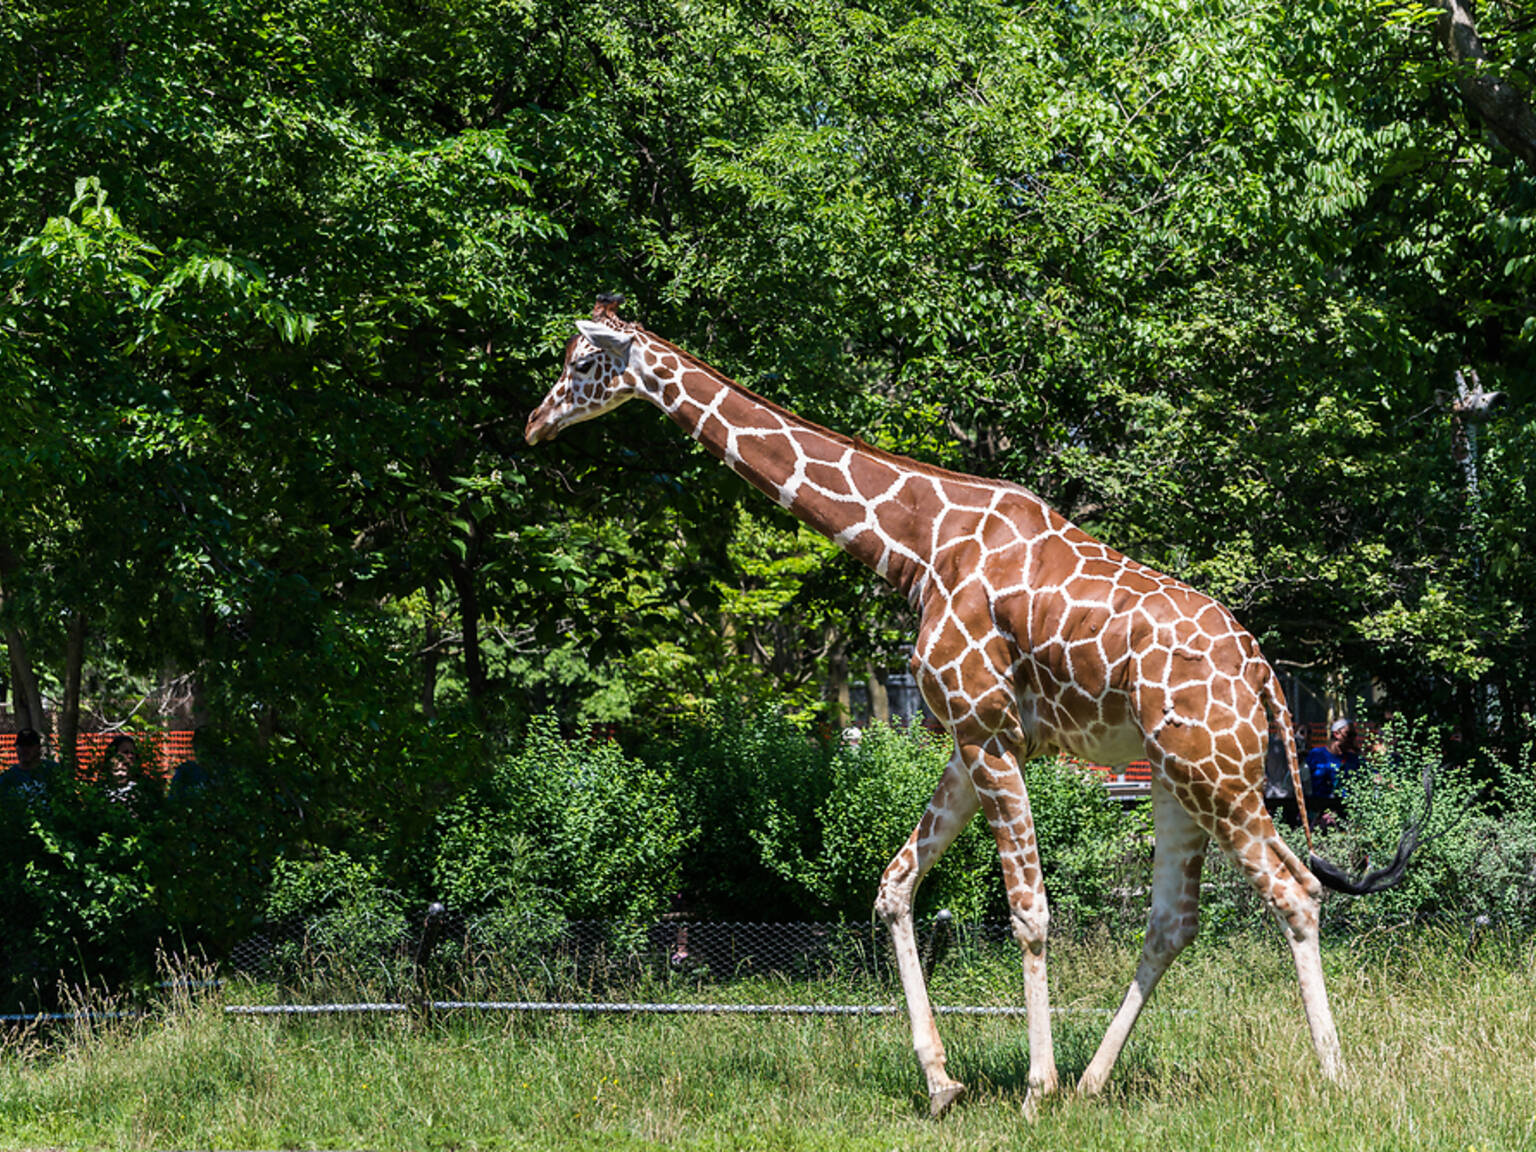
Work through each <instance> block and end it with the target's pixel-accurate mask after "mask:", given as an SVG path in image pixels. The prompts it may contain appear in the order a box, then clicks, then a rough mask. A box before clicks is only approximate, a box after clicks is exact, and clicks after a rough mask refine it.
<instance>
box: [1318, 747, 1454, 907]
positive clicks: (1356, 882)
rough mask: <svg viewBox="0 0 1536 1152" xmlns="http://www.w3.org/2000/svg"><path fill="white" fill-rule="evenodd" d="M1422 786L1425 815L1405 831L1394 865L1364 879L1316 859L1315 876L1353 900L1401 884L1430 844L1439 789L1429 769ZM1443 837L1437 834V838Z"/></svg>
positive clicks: (1377, 870)
mask: <svg viewBox="0 0 1536 1152" xmlns="http://www.w3.org/2000/svg"><path fill="white" fill-rule="evenodd" d="M1421 782H1422V783H1423V785H1424V815H1423V816H1422V817H1421V818H1420V819H1418V820H1417V821H1415V822H1414V823H1412V824H1409V825H1408V827H1406V828H1404V829H1403V837H1402V839H1401V840H1399V841H1398V844H1397V855H1396V856H1394V857H1393V858H1392V863H1390V864H1388V865H1387V866H1386V867H1385V868H1377V869H1375V870H1374V871H1371V872H1366V873H1364V874H1363V875H1360V876H1351V875H1349V873H1347V872H1345V871H1344V870H1343V869H1341V868H1339V867H1338V866H1337V865H1334V864H1330V863H1329V862H1328V861H1326V860H1324V859H1323V858H1322V857H1321V856H1315V855H1314V856H1313V857H1312V860H1311V866H1312V874H1313V875H1314V876H1316V877H1317V878H1318V879H1319V880H1321V881H1322V882H1323V883H1324V884H1326V885H1327V886H1328V887H1329V888H1332V889H1333V890H1334V891H1336V892H1344V893H1347V894H1348V895H1350V896H1365V895H1368V894H1369V893H1372V892H1381V891H1384V890H1385V889H1387V888H1391V887H1393V886H1394V885H1396V884H1401V883H1402V882H1403V877H1404V876H1406V875H1407V873H1408V860H1409V858H1410V857H1411V856H1412V855H1413V853H1414V851H1415V849H1417V848H1418V847H1419V846H1420V845H1421V844H1425V843H1428V840H1426V839H1424V837H1423V828H1424V826H1425V825H1426V824H1428V823H1429V815H1430V812H1431V811H1432V809H1433V808H1434V802H1435V794H1434V793H1435V788H1434V776H1433V774H1432V773H1431V772H1430V770H1429V768H1427V767H1426V768H1425V769H1424V775H1423V777H1422V781H1421ZM1440 834H1441V833H1438V832H1437V833H1436V835H1440ZM1429 839H1430V840H1432V839H1434V837H1433V836H1431V837H1429ZM1309 851H1310V849H1309Z"/></svg>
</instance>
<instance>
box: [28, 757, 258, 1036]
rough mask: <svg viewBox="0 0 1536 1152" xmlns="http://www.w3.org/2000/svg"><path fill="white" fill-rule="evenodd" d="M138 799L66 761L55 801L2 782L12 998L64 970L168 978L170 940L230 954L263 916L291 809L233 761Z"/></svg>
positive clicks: (47, 989)
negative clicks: (158, 962)
mask: <svg viewBox="0 0 1536 1152" xmlns="http://www.w3.org/2000/svg"><path fill="white" fill-rule="evenodd" d="M210 775H211V778H210V779H209V780H207V781H206V782H205V783H204V784H203V785H201V786H199V787H196V788H178V789H177V790H176V791H175V792H173V793H172V794H171V795H170V796H164V795H162V794H161V789H160V787H159V784H158V782H157V781H154V780H152V779H145V780H143V781H141V782H140V785H139V788H138V792H137V794H136V797H135V799H134V801H133V802H132V803H131V804H121V803H113V802H112V801H110V800H109V799H108V798H107V797H106V795H105V794H104V793H103V791H102V789H100V788H98V787H95V786H92V785H88V784H80V783H78V782H76V781H75V780H74V779H73V778H72V777H71V776H70V775H69V774H68V773H66V772H63V771H60V770H54V771H52V779H51V783H50V785H49V789H48V793H47V796H46V799H42V798H38V797H32V796H23V795H20V794H17V793H16V792H14V791H11V790H6V791H3V792H0V924H3V927H4V939H5V945H6V946H5V948H4V949H3V950H0V996H3V997H4V998H5V1000H6V1001H7V1002H9V1003H11V1004H24V1005H25V1006H27V1007H28V1008H32V1007H36V1006H38V1005H39V1004H43V1003H47V1002H49V998H50V996H51V995H52V993H53V990H54V989H55V987H56V986H57V985H58V984H59V983H60V982H61V981H62V982H63V983H65V984H77V983H80V982H82V981H90V982H92V983H102V982H105V983H107V984H110V985H112V986H114V987H121V986H123V985H126V984H132V983H141V982H144V981H147V980H149V979H150V978H152V977H153V976H154V969H155V957H156V952H157V950H159V949H162V948H163V949H167V950H172V951H191V952H203V953H206V954H208V955H211V956H214V957H217V956H221V955H223V954H225V952H226V950H227V949H228V948H229V947H230V946H231V945H232V944H233V943H235V942H236V941H238V940H241V939H245V938H247V937H248V936H249V935H250V932H251V930H252V929H253V927H254V926H255V925H256V924H257V923H258V921H259V919H260V906H261V901H262V892H263V889H264V887H265V883H266V879H267V872H268V864H267V861H268V859H269V858H270V853H272V852H273V851H274V841H275V838H276V836H277V828H278V826H279V825H280V824H281V820H280V819H276V818H275V817H274V813H273V811H272V808H271V806H270V804H269V803H268V802H267V801H266V800H265V799H264V798H263V797H262V796H260V795H259V794H257V790H256V789H254V788H250V787H247V788H241V787H236V786H234V785H233V784H231V783H230V776H231V773H230V772H229V771H228V766H227V765H225V764H222V763H220V764H218V765H216V766H212V767H211V769H210Z"/></svg>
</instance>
